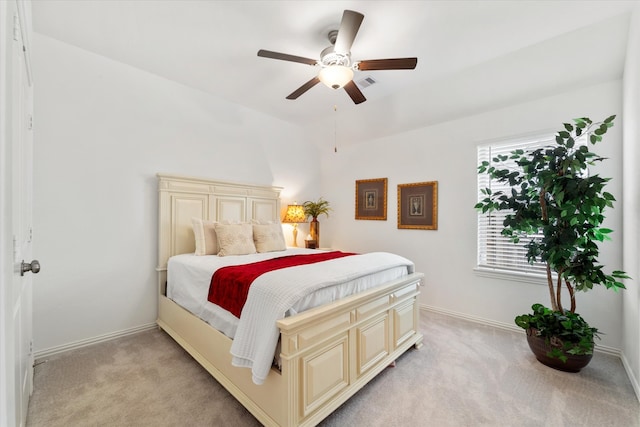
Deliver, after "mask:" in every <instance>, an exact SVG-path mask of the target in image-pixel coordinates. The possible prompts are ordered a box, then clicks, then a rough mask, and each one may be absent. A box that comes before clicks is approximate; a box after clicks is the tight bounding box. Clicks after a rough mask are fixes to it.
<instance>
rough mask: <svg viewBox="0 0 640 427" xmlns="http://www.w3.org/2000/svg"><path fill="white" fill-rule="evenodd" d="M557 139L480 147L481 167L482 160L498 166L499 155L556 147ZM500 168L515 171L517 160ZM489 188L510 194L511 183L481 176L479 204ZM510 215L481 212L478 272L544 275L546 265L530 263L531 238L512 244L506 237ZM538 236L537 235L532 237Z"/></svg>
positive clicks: (550, 137) (506, 162) (513, 141)
mask: <svg viewBox="0 0 640 427" xmlns="http://www.w3.org/2000/svg"><path fill="white" fill-rule="evenodd" d="M554 141H555V136H554V135H553V134H546V135H541V136H536V137H531V138H526V139H518V140H509V141H501V142H494V143H490V144H483V145H480V146H478V164H480V163H482V162H483V161H487V162H489V163H492V164H495V162H494V158H495V157H496V156H498V155H501V154H504V155H509V154H511V152H512V151H513V150H516V149H522V150H524V151H525V152H530V151H533V150H536V149H538V148H542V147H545V146H547V145H551V144H554ZM499 166H500V167H501V168H505V167H506V168H513V169H516V168H517V167H518V166H517V165H516V163H515V161H514V160H511V159H508V160H507V161H505V162H500V164H499ZM483 188H489V189H491V191H492V192H495V191H498V190H502V191H505V192H511V187H510V186H509V184H508V183H499V182H496V181H494V180H491V179H489V176H488V175H487V174H479V175H478V201H480V200H482V199H484V198H485V197H486V195H484V194H482V193H481V192H480V191H481V189H483ZM506 215H507V212H504V211H501V212H491V213H484V214H483V213H481V212H480V213H478V269H480V270H491V271H494V272H504V273H508V272H512V273H519V274H522V273H524V274H528V275H531V274H533V275H545V274H546V266H545V264H542V263H535V264H529V262H528V261H527V257H526V254H527V249H526V248H525V244H526V243H527V242H528V241H529V240H530V239H521V240H520V242H519V243H517V244H516V243H513V242H512V241H511V240H510V239H509V238H508V237H506V236H503V235H502V234H501V232H502V223H503V221H504V219H505V217H506ZM529 237H535V236H529Z"/></svg>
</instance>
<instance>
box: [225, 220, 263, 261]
mask: <svg viewBox="0 0 640 427" xmlns="http://www.w3.org/2000/svg"><path fill="white" fill-rule="evenodd" d="M215 227H216V235H217V236H218V248H219V250H218V256H227V255H248V254H255V253H256V246H255V244H254V243H253V228H252V226H251V224H248V223H246V224H220V223H217V224H216V225H215Z"/></svg>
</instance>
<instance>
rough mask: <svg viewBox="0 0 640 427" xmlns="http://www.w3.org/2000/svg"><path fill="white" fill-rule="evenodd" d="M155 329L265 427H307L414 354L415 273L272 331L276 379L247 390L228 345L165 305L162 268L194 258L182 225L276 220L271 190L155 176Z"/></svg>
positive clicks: (243, 371) (276, 197)
mask: <svg viewBox="0 0 640 427" xmlns="http://www.w3.org/2000/svg"><path fill="white" fill-rule="evenodd" d="M158 180H159V237H158V239H159V240H158V244H159V250H158V267H157V269H156V270H157V272H158V289H159V296H158V298H159V301H158V326H159V327H160V328H161V329H163V330H164V331H166V332H167V333H168V334H169V335H170V336H171V337H172V338H173V339H174V340H175V341H176V342H177V343H178V344H180V345H181V346H182V347H183V348H184V349H185V350H186V351H187V352H188V353H189V354H190V355H191V356H192V357H193V358H194V359H195V360H197V361H198V363H200V364H201V365H202V366H203V367H204V368H205V369H206V370H207V371H209V373H210V374H211V375H212V376H213V377H214V378H215V379H216V380H217V381H218V382H219V383H220V384H222V385H223V386H224V387H225V388H226V389H227V390H228V391H229V392H230V393H231V394H232V395H233V396H234V397H235V398H236V399H237V400H238V401H239V402H240V403H241V404H242V405H243V406H244V407H245V408H247V410H249V412H251V413H252V414H253V415H254V416H255V417H256V418H257V419H258V420H259V421H260V422H261V423H262V424H264V425H266V426H282V427H292V426H313V425H316V424H318V423H319V422H320V421H322V420H323V419H324V418H325V417H326V416H328V415H329V414H330V413H331V412H333V411H334V410H335V409H337V408H338V407H339V406H340V405H341V404H342V403H344V402H345V401H346V400H348V399H349V398H350V397H351V396H352V395H353V394H355V393H356V392H357V391H358V390H359V389H360V388H362V387H363V386H364V385H365V384H367V383H368V382H369V381H370V380H371V379H372V378H374V377H375V376H376V375H377V374H378V373H380V372H381V371H382V370H383V369H385V368H386V367H387V366H389V365H390V364H392V363H393V362H394V361H395V359H396V358H398V356H400V355H401V354H402V353H404V352H405V351H406V350H407V349H409V348H410V347H415V348H419V347H421V346H422V334H420V333H419V332H418V329H417V328H418V300H417V298H418V294H419V286H420V282H421V280H422V277H423V275H422V274H421V273H414V274H411V275H409V276H407V277H406V278H402V279H401V280H394V281H392V282H389V283H386V284H384V285H382V286H379V287H376V288H374V289H371V290H369V291H365V292H362V293H358V294H356V295H353V296H351V297H348V298H344V299H341V300H339V301H336V302H334V303H331V304H327V305H324V306H321V307H318V308H315V309H312V310H308V311H305V312H303V313H300V314H298V315H296V316H292V317H288V318H285V319H283V320H280V321H278V322H277V324H278V327H279V329H280V340H281V341H280V342H281V361H282V367H281V369H280V370H278V369H276V368H272V369H271V372H270V373H269V375H268V377H267V379H266V381H265V383H264V384H262V385H256V384H254V383H253V382H252V380H251V370H250V369H247V368H236V367H233V366H232V365H231V355H230V354H229V349H230V348H231V342H232V341H231V339H229V338H228V337H226V336H225V335H224V334H222V333H220V332H218V331H217V330H215V329H214V328H212V327H211V326H210V325H209V324H207V323H206V322H204V321H202V320H201V319H199V318H198V317H196V316H194V315H192V314H191V313H190V312H188V311H186V310H185V309H183V308H182V307H180V306H179V305H177V304H176V303H174V302H173V301H172V300H170V299H168V298H167V297H166V292H165V291H166V280H167V260H168V259H169V257H171V256H173V255H177V254H181V253H191V252H193V251H194V250H195V243H194V237H193V231H192V228H191V227H192V226H191V218H192V217H194V216H196V217H201V218H203V219H209V220H217V221H222V220H239V221H249V220H252V219H257V220H279V216H280V191H281V188H278V187H267V186H257V185H245V184H237V183H229V182H220V181H211V180H206V179H199V178H190V177H183V176H176V175H167V174H158Z"/></svg>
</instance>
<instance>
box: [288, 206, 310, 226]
mask: <svg viewBox="0 0 640 427" xmlns="http://www.w3.org/2000/svg"><path fill="white" fill-rule="evenodd" d="M306 220H307V216H306V215H305V214H304V207H303V206H302V205H289V206H287V213H286V214H285V215H284V219H283V220H282V222H284V223H289V224H292V223H293V224H297V223H299V222H305V221H306Z"/></svg>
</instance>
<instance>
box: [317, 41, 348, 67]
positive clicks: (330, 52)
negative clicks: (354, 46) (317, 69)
mask: <svg viewBox="0 0 640 427" xmlns="http://www.w3.org/2000/svg"><path fill="white" fill-rule="evenodd" d="M320 64H321V65H322V66H323V67H329V66H331V65H342V66H344V67H348V66H350V65H351V56H350V55H349V54H348V53H347V54H344V53H338V52H335V51H334V49H333V46H329V47H328V48H326V49H324V50H323V51H322V52H321V53H320Z"/></svg>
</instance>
